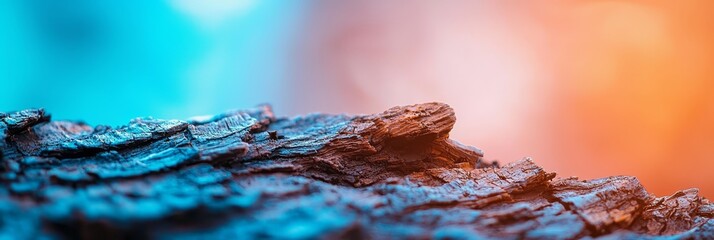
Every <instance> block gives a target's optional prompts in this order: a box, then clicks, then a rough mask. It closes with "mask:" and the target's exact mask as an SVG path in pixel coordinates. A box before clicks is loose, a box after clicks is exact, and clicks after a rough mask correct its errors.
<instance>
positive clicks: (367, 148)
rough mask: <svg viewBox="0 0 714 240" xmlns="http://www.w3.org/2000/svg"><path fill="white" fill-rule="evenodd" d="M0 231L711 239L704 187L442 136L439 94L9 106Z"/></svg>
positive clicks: (23, 234) (445, 120) (14, 234)
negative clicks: (212, 111)
mask: <svg viewBox="0 0 714 240" xmlns="http://www.w3.org/2000/svg"><path fill="white" fill-rule="evenodd" d="M0 120H1V121H0V137H2V139H4V140H3V141H0V150H1V153H2V154H1V155H0V163H2V164H0V173H1V176H0V181H1V182H2V185H0V237H2V236H6V237H11V238H87V239H92V238H101V239H106V238H118V239H120V238H209V239H215V238H230V239H235V238H241V239H242V238H279V239H283V238H296V239H314V238H328V239H333V238H335V239H342V238H375V239H395V238H410V239H411V238H440V239H441V238H447V239H448V238H456V239H462V238H463V239H482V238H505V239H520V238H527V239H575V238H585V237H595V238H609V237H612V238H660V237H662V236H667V237H672V238H701V239H709V238H714V220H712V217H714V205H712V204H711V203H709V202H708V200H706V199H704V198H702V197H699V196H697V190H696V189H689V190H684V191H680V192H677V193H675V194H674V195H672V196H668V197H660V198H657V197H655V196H652V195H651V194H649V193H647V192H646V191H645V189H644V188H643V187H642V185H640V183H639V182H638V180H637V179H636V178H634V177H624V176H618V177H608V178H602V179H596V180H588V181H582V180H578V179H575V178H565V179H554V178H555V173H549V172H546V171H544V170H543V169H541V168H540V167H538V166H537V165H535V164H534V163H533V161H531V160H530V159H524V160H521V161H518V162H515V163H511V164H507V165H505V166H502V167H499V166H498V165H497V164H496V163H489V162H484V161H483V160H482V157H483V153H482V152H481V150H479V149H476V148H473V147H467V146H464V145H461V144H459V143H458V142H455V141H453V140H451V139H449V138H448V134H449V132H450V131H451V129H452V127H453V125H454V123H455V120H456V118H455V115H454V112H453V110H452V109H451V108H450V107H449V106H447V105H445V104H440V103H427V104H420V105H412V106H404V107H395V108H392V109H389V110H387V111H385V112H383V113H380V114H375V115H366V116H347V115H326V114H312V115H307V116H302V117H295V118H276V117H275V116H274V115H273V113H272V111H271V109H270V107H268V106H261V107H258V108H255V109H250V110H242V111H232V112H227V113H224V114H221V115H217V116H214V117H212V118H209V119H193V120H189V121H177V120H156V119H146V118H145V119H136V120H133V121H131V122H130V123H129V125H127V126H123V127H119V128H116V129H114V128H110V127H107V126H97V127H91V126H87V125H86V124H83V123H78V122H64V121H50V117H49V115H47V114H46V113H45V112H44V111H43V110H25V111H20V112H14V113H8V114H0Z"/></svg>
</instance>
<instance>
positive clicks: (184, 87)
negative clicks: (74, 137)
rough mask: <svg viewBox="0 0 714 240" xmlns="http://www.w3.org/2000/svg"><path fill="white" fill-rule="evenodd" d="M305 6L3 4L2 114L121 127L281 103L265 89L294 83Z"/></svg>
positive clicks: (40, 0)
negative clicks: (293, 54)
mask: <svg viewBox="0 0 714 240" xmlns="http://www.w3.org/2000/svg"><path fill="white" fill-rule="evenodd" d="M303 5H304V4H301V5H299V4H298V2H297V1H295V2H292V1H254V2H253V1H206V2H205V3H202V2H201V1H143V0H129V1H93V0H71V1H51V0H17V1H15V0H8V1H2V3H0V36H2V37H0V53H2V54H0V79H1V81H2V82H1V83H0V86H2V87H1V88H0V97H1V98H0V109H1V110H0V111H11V110H19V109H24V108H34V107H44V108H46V109H47V110H48V111H49V112H51V113H52V114H53V118H54V119H71V120H80V119H81V120H83V121H87V122H89V123H91V124H110V125H120V124H124V123H126V122H128V120H129V119H131V118H134V117H138V116H154V117H160V118H178V119H185V118H187V117H190V116H194V115H202V114H214V113H217V112H221V111H224V110H226V109H231V108H244V107H250V106H254V105H256V104H259V103H262V102H268V101H273V100H278V101H279V100H280V99H276V96H279V94H266V92H265V91H263V90H265V89H271V88H274V87H276V86H277V85H280V84H281V81H282V80H284V79H287V77H286V76H285V67H286V63H285V61H286V56H285V54H287V53H288V52H289V51H288V50H287V49H286V47H287V46H288V43H289V42H290V41H291V37H292V36H293V35H294V34H295V29H296V26H294V23H295V21H296V19H297V18H299V17H300V15H301V8H302V6H303ZM216 12H218V13H216ZM256 89H258V90H256Z"/></svg>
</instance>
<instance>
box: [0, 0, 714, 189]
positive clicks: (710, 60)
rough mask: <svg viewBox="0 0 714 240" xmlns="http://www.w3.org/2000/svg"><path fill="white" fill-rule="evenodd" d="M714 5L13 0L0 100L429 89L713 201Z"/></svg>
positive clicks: (290, 105) (514, 136) (283, 107)
mask: <svg viewBox="0 0 714 240" xmlns="http://www.w3.org/2000/svg"><path fill="white" fill-rule="evenodd" d="M713 64H714V2H711V1H557V0H556V1H519V2H516V1H457V0H447V1H418V0H404V1H379V0H375V1H329V0H323V1H319V0H313V1H278V0H272V1H271V0H261V1H253V0H163V1H145V0H126V1H93V0H70V1H51V0H8V1H2V3H0V111H11V110H19V109H23V108H30V107H44V108H46V109H47V110H48V111H49V112H51V113H52V114H53V118H54V119H65V120H84V121H86V122H88V123H90V124H110V125H114V126H117V125H121V124H125V123H127V122H128V121H129V120H130V119H132V118H134V117H138V116H154V117H158V118H179V119H185V118H188V117H190V116H194V115H206V114H215V113H219V112H222V111H224V110H227V109H232V108H245V107H251V106H254V105H256V104H259V103H266V102H269V103H271V104H272V105H273V106H274V107H275V110H276V112H277V113H278V114H279V115H284V116H287V115H294V114H305V113H308V112H327V113H374V112H380V111H382V110H385V109H387V108H389V107H391V106H394V105H404V104H412V103H420V102H430V101H440V102H445V103H448V104H450V105H451V106H452V107H453V108H454V109H455V110H456V113H457V118H458V121H457V124H456V126H455V129H454V131H453V132H452V137H453V138H455V139H457V140H459V141H461V142H462V143H465V144H468V145H474V146H477V147H479V148H481V149H483V150H484V151H485V152H486V157H487V158H488V159H497V160H499V161H502V162H512V161H515V160H518V159H520V158H522V157H525V156H530V157H533V158H534V160H535V161H536V162H537V163H539V164H540V165H542V166H543V167H544V168H546V169H547V170H548V171H555V172H558V174H559V176H561V177H566V176H579V177H581V178H597V177H605V176H610V175H634V176H637V177H638V178H639V179H640V180H641V181H642V182H643V184H644V185H645V186H646V187H647V189H648V190H650V191H651V192H653V193H655V194H657V195H665V194H667V195H668V194H672V193H673V192H674V191H676V190H678V189H685V188H690V187H699V188H700V189H701V191H702V194H703V195H704V196H708V197H710V198H711V197H714V180H712V179H713V178H712V176H711V175H710V174H711V172H712V171H713V170H714V160H712V157H714V94H712V93H711V92H712V89H714V65H713Z"/></svg>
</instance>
